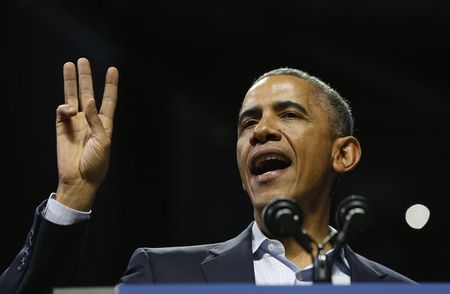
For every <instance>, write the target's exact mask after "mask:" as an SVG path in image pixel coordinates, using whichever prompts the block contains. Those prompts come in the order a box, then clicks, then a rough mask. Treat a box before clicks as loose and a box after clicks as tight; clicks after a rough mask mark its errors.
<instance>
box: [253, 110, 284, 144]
mask: <svg viewBox="0 0 450 294" xmlns="http://www.w3.org/2000/svg"><path fill="white" fill-rule="evenodd" d="M280 140H281V133H280V131H279V129H278V128H277V126H276V123H275V122H274V121H273V120H272V119H270V118H264V117H263V118H261V120H260V121H259V122H258V124H257V125H256V126H255V128H254V129H253V135H252V137H251V138H250V144H252V145H253V146H254V145H256V144H258V143H259V144H264V143H266V142H268V141H280Z"/></svg>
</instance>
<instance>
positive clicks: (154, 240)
mask: <svg viewBox="0 0 450 294" xmlns="http://www.w3.org/2000/svg"><path fill="white" fill-rule="evenodd" d="M449 8H450V5H449V4H447V3H446V1H442V2H436V1H411V0H410V1H387V0H376V1H375V0H370V1H368V0H366V1H357V0H354V1H323V0H315V1H299V0H292V1H257V0H241V1H239V2H236V3H234V2H231V1H207V2H204V3H201V2H195V3H194V2H191V1H142V2H136V1H125V0H109V1H88V0H83V1H80V0H78V1H58V0H53V1H49V0H47V1H25V0H22V1H14V2H11V1H9V2H6V3H4V4H3V13H2V18H3V21H6V24H5V25H4V26H2V27H3V29H2V31H3V38H2V42H1V48H2V51H3V50H5V51H3V52H4V53H3V54H2V64H3V66H2V82H3V83H4V85H3V86H2V92H1V98H2V99H1V100H2V101H1V102H2V106H3V107H2V113H1V115H0V117H1V134H2V144H1V145H2V149H3V152H2V154H3V156H2V160H1V162H2V170H3V172H2V179H3V181H2V185H1V186H0V195H2V202H1V203H2V205H1V210H2V213H1V214H0V226H1V228H0V229H1V232H2V236H3V237H2V242H1V252H2V254H1V256H0V271H1V270H3V269H5V268H6V267H7V266H8V264H9V263H10V262H11V260H12V259H13V257H14V256H15V255H16V254H17V252H18V251H19V249H20V248H21V247H22V244H23V242H24V239H25V236H26V232H27V231H28V229H29V227H30V226H31V223H32V216H33V212H34V209H35V207H36V206H37V205H38V204H39V203H40V202H41V201H42V200H44V199H45V198H47V197H48V195H49V194H50V192H52V191H55V189H56V185H57V170H56V159H55V154H56V152H55V138H54V120H55V115H54V113H55V109H56V107H57V106H58V104H61V103H63V84H62V65H63V63H64V62H65V61H76V59H77V58H78V57H87V58H89V59H90V60H91V63H92V65H93V72H94V83H95V84H96V92H97V98H98V101H100V100H99V97H101V95H100V94H99V93H101V92H102V84H103V81H104V73H105V71H106V69H107V67H108V66H110V65H115V66H117V67H118V68H119V70H120V74H121V79H120V96H119V99H120V100H119V105H118V109H117V110H118V111H117V116H116V120H115V123H116V124H115V134H114V138H113V152H112V160H111V168H110V172H109V175H108V177H107V179H106V182H105V183H104V185H103V187H102V190H101V191H100V193H99V195H98V198H97V201H96V204H95V207H94V211H93V215H92V223H91V227H90V236H89V239H88V241H87V246H86V250H85V254H84V256H83V259H82V261H81V263H82V264H81V270H80V271H79V273H78V276H77V278H76V284H77V285H112V284H114V283H115V282H117V281H118V279H119V277H120V276H121V274H122V273H123V272H124V270H125V268H126V264H127V262H128V259H129V257H130V256H131V254H132V252H133V251H134V249H136V248H137V247H138V246H151V247H156V246H169V245H171V246H173V245H187V244H198V243H206V242H217V241H222V240H224V239H227V238H231V237H233V236H235V235H236V234H238V233H239V232H240V231H241V230H243V229H244V228H245V227H246V226H247V224H248V223H249V222H250V221H251V219H252V211H251V206H250V203H249V201H248V199H247V196H246V195H245V193H244V192H243V191H242V189H241V183H240V179H239V174H238V171H237V165H236V159H235V141H236V118H237V112H238V110H239V106H240V103H241V101H242V98H243V97H244V95H245V92H246V90H247V89H248V87H249V85H250V84H251V83H252V81H253V80H254V79H255V78H257V77H258V76H259V75H260V74H262V73H264V72H266V71H268V70H271V69H274V68H277V67H281V66H290V67H297V68H300V69H303V70H305V71H308V72H310V73H311V74H313V75H316V76H318V77H320V78H322V79H323V80H324V81H326V82H328V83H330V84H331V85H332V86H333V87H334V88H336V89H337V90H338V91H339V92H340V93H341V94H342V95H343V96H344V97H346V98H347V99H349V100H350V101H351V104H352V107H353V111H354V114H355V118H356V136H357V137H358V138H359V139H360V142H361V144H362V147H363V159H362V162H361V164H360V166H359V168H358V169H356V170H355V171H354V172H353V173H352V174H351V175H349V176H347V177H346V178H345V179H344V181H343V183H342V185H341V186H340V187H339V189H338V192H337V195H336V197H337V198H336V199H337V200H338V199H339V197H343V196H346V195H348V194H351V193H358V194H362V195H365V196H367V197H368V198H369V199H370V201H371V202H372V207H373V210H374V212H375V218H374V219H375V221H374V225H373V226H372V227H371V229H370V230H368V231H367V232H366V233H365V234H364V235H362V236H360V237H359V238H355V239H354V240H353V241H352V242H351V245H352V246H353V247H354V249H355V250H356V251H358V252H360V253H362V254H364V255H366V256H367V257H369V258H371V259H375V260H377V261H379V262H381V263H383V264H385V265H387V266H389V267H392V268H393V269H395V270H398V271H400V272H402V273H404V274H405V275H407V276H409V277H411V278H413V279H416V280H418V281H449V278H450V270H449V269H448V263H449V261H450V251H449V250H448V249H447V245H448V237H447V236H448V234H447V230H448V227H449V225H450V222H449V217H448V206H449V204H450V200H449V198H450V197H449V196H450V194H449V190H448V181H449V175H450V160H449V156H448V149H449V147H450V142H449V125H450V124H449V123H450V118H449V108H450V102H449V97H450V95H449V94H450V93H449V87H448V86H449V85H448V79H449V70H448V69H449V65H450V58H449V57H448V54H449V52H450V46H449V45H448V41H449V33H450V26H449V25H450V21H449ZM415 203H422V204H424V205H426V206H428V207H429V208H430V210H431V217H430V221H429V223H428V224H427V225H426V226H425V227H424V228H423V229H422V230H414V229H411V228H410V227H409V226H408V225H407V224H406V222H405V220H404V215H405V211H406V209H407V208H408V207H409V206H410V205H412V204H415Z"/></svg>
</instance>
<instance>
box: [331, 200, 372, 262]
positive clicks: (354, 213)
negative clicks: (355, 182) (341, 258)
mask: <svg viewBox="0 0 450 294" xmlns="http://www.w3.org/2000/svg"><path fill="white" fill-rule="evenodd" d="M369 216H370V210H369V205H368V203H367V199H366V198H365V197H364V196H361V195H350V196H348V197H346V198H344V199H343V200H342V201H341V202H340V203H339V205H338V207H337V209H336V215H335V219H336V224H337V226H338V229H339V234H338V235H337V237H336V245H335V250H334V252H335V253H336V254H339V252H340V251H341V249H342V247H343V246H344V244H345V241H346V240H347V238H348V236H349V235H350V234H353V233H356V232H362V231H363V230H365V229H366V227H367V224H368V220H369Z"/></svg>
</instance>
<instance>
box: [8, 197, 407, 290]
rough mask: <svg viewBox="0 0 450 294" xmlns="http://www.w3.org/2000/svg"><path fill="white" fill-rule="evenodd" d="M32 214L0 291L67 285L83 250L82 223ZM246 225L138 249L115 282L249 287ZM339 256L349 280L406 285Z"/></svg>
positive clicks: (357, 259) (351, 256)
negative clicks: (221, 236)
mask: <svg viewBox="0 0 450 294" xmlns="http://www.w3.org/2000/svg"><path fill="white" fill-rule="evenodd" d="M45 205H46V202H44V203H42V204H41V205H40V206H39V207H38V208H37V210H36V214H35V217H34V223H33V226H32V229H31V230H30V233H29V234H28V237H27V239H26V241H25V245H24V247H23V248H22V250H21V251H20V252H19V254H18V255H17V256H16V258H15V259H14V260H13V262H12V263H11V265H10V266H9V268H8V269H6V271H5V272H3V274H2V275H1V276H0V293H2V294H13V293H15V294H17V293H20V294H24V293H33V294H39V293H50V292H51V289H52V288H53V287H54V286H62V285H67V283H68V281H69V278H70V276H71V274H72V273H73V270H74V268H75V267H76V264H77V261H78V259H79V257H80V254H81V252H82V249H83V244H84V241H85V239H86V235H87V227H88V222H87V221H84V222H80V223H77V224H75V225H70V226H60V225H56V224H53V223H51V222H48V221H46V220H45V219H44V218H43V217H42V215H41V211H42V209H43V208H44V207H45ZM251 240H252V237H251V226H249V227H248V228H247V229H245V230H244V231H243V232H242V233H241V234H239V235H238V236H237V237H236V238H234V239H231V240H228V241H226V242H223V243H218V244H209V245H198V246H188V247H173V248H155V249H150V248H141V249H138V250H136V251H135V253H134V254H133V256H132V257H131V260H130V263H129V266H128V269H127V271H126V273H125V275H124V277H123V278H122V279H121V280H120V282H121V283H254V282H255V277H254V269H253V257H252V250H251V246H252V244H251V243H252V241H251ZM345 256H346V258H347V261H348V262H349V264H350V272H351V281H352V282H412V281H411V280H409V279H408V278H406V277H404V276H402V275H400V274H398V273H396V272H394V271H392V270H390V269H388V268H386V267H384V266H382V265H380V264H377V263H375V262H373V261H370V260H368V259H366V258H364V257H362V256H360V255H358V254H356V253H354V252H353V251H352V250H351V249H350V248H349V247H346V248H345Z"/></svg>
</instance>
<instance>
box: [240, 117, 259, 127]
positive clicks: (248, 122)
mask: <svg viewBox="0 0 450 294" xmlns="http://www.w3.org/2000/svg"><path fill="white" fill-rule="evenodd" d="M257 123H258V121H257V120H255V119H249V120H246V121H244V122H242V124H241V129H242V130H245V129H248V128H250V127H251V126H254V125H256V124H257Z"/></svg>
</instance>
